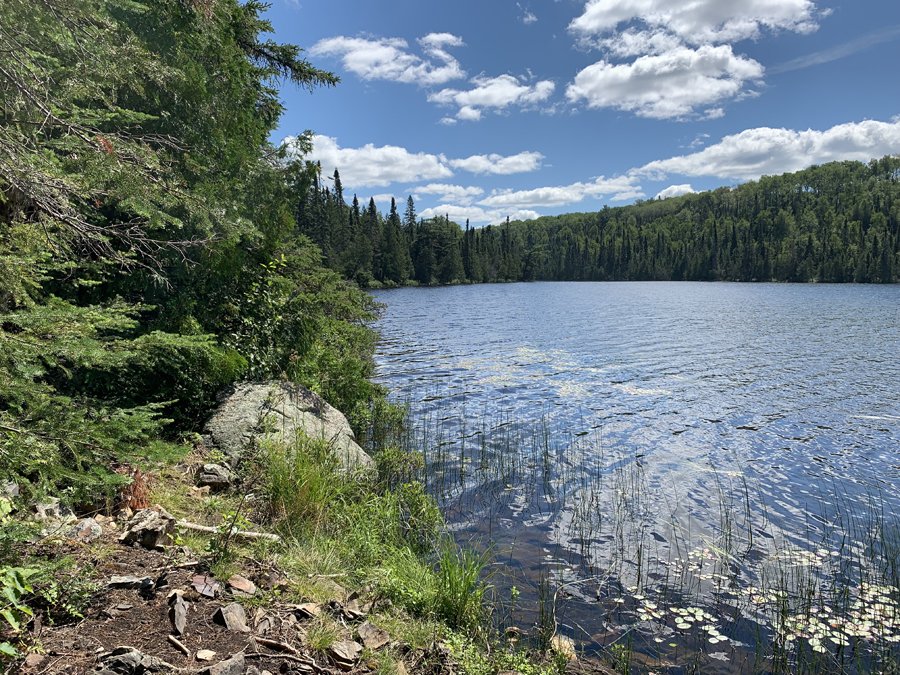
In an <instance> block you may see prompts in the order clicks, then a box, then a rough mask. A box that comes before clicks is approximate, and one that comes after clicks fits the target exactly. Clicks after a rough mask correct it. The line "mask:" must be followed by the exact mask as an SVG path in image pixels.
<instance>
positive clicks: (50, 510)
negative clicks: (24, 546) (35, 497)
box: [31, 497, 76, 523]
mask: <svg viewBox="0 0 900 675" xmlns="http://www.w3.org/2000/svg"><path fill="white" fill-rule="evenodd" d="M31 509H32V511H34V515H35V518H37V519H38V520H56V521H60V522H64V523H68V522H71V521H73V520H76V518H75V514H73V513H72V512H71V511H70V510H69V509H68V508H67V507H65V506H63V505H62V504H60V503H59V499H58V498H57V497H50V498H49V499H47V501H45V502H39V503H37V504H35V505H34V506H32V507H31Z"/></svg>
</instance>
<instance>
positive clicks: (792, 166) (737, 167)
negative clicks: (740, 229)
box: [629, 118, 900, 180]
mask: <svg viewBox="0 0 900 675" xmlns="http://www.w3.org/2000/svg"><path fill="white" fill-rule="evenodd" d="M897 153H900V119H897V118H894V119H893V120H892V121H891V122H878V121H875V120H866V121H864V122H849V123H847V124H839V125H837V126H834V127H831V128H830V129H826V130H825V131H816V130H813V129H807V130H806V131H794V130H792V129H773V128H770V127H759V128H756V129H747V130H745V131H742V132H741V133H739V134H734V135H732V136H726V137H725V138H723V139H722V140H721V141H720V142H718V143H716V144H715V145H711V146H709V147H707V148H704V149H703V150H701V151H699V152H695V153H693V154H689V155H682V156H679V157H671V158H670V159H663V160H656V161H654V162H650V163H649V164H645V165H644V166H642V167H640V168H638V169H633V170H632V171H630V172H629V176H633V177H635V178H637V177H649V178H652V179H656V180H663V179H664V178H665V176H667V175H669V174H680V175H682V176H715V177H717V178H734V179H738V180H756V179H757V178H759V177H760V176H763V175H777V174H782V173H786V172H792V171H800V170H801V169H805V168H806V167H808V166H810V165H812V164H823V163H825V162H832V161H839V160H858V161H863V162H867V161H869V160H870V159H872V158H875V157H883V156H884V155H891V154H897Z"/></svg>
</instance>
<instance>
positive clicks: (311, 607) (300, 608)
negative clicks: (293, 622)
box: [294, 602, 322, 619]
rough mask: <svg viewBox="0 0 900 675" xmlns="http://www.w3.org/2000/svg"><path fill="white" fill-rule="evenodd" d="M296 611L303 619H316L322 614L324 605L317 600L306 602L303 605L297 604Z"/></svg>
mask: <svg viewBox="0 0 900 675" xmlns="http://www.w3.org/2000/svg"><path fill="white" fill-rule="evenodd" d="M294 611H295V612H296V613H297V614H299V615H300V618H303V619H315V618H316V617H317V616H319V615H321V614H322V607H321V605H319V603H317V602H304V603H303V604H302V605H295V606H294Z"/></svg>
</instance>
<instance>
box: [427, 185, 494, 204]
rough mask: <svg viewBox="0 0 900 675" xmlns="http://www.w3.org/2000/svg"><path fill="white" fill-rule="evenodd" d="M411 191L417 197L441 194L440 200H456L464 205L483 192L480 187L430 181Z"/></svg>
mask: <svg viewBox="0 0 900 675" xmlns="http://www.w3.org/2000/svg"><path fill="white" fill-rule="evenodd" d="M412 192H413V194H415V196H416V197H417V198H418V196H419V195H441V196H440V197H438V199H439V200H440V201H442V202H456V203H458V204H465V205H468V204H471V203H472V200H473V199H474V198H475V197H479V196H481V195H483V194H484V190H482V189H481V188H480V187H474V186H469V187H463V186H462V185H448V184H447V183H430V184H428V185H423V186H421V187H417V188H413V190H412Z"/></svg>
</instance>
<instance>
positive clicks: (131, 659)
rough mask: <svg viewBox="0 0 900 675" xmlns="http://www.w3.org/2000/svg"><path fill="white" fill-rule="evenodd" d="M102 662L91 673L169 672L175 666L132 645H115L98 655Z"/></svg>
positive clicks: (105, 674)
mask: <svg viewBox="0 0 900 675" xmlns="http://www.w3.org/2000/svg"><path fill="white" fill-rule="evenodd" d="M100 662H101V664H102V666H101V669H100V670H99V671H94V672H93V675H139V674H141V675H142V674H143V673H171V672H173V671H174V670H175V666H173V665H172V664H171V663H166V662H165V661H163V660H162V659H158V658H156V657H155V656H148V655H146V654H144V653H143V652H141V651H139V650H137V649H135V648H134V647H116V648H115V649H114V650H113V651H112V652H110V653H109V654H106V655H105V656H101V657H100Z"/></svg>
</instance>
